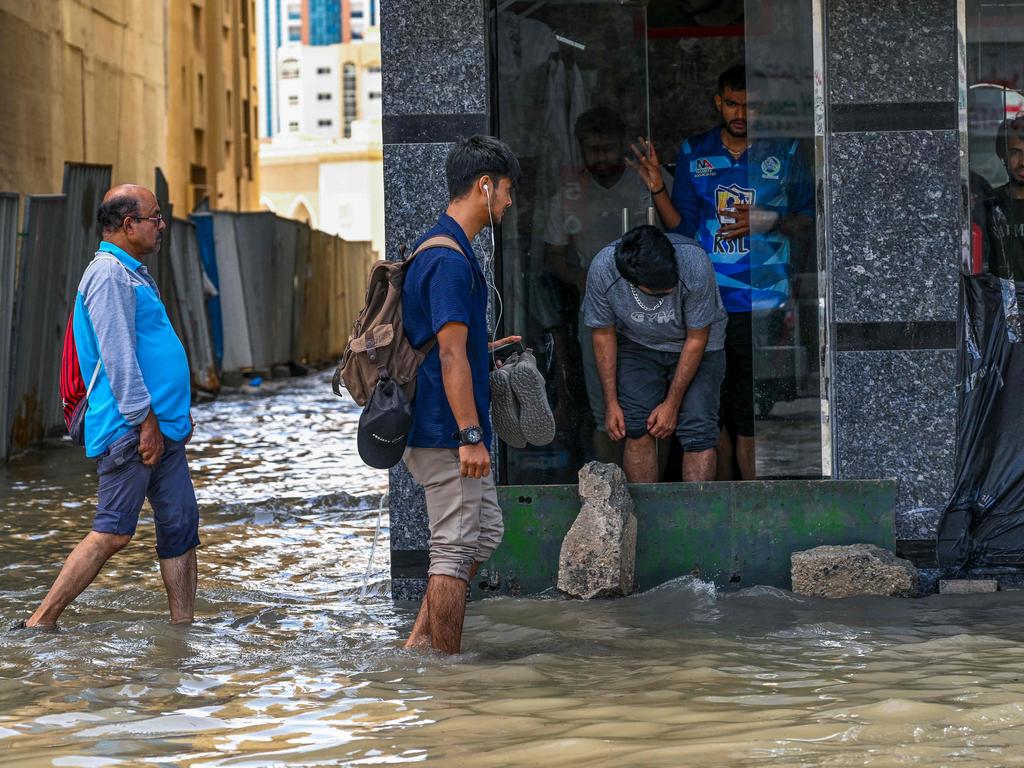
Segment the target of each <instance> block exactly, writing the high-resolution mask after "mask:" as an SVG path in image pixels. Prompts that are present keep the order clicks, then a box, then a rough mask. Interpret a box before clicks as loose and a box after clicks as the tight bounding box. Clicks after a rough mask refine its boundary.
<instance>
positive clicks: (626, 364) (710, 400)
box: [616, 336, 725, 451]
mask: <svg viewBox="0 0 1024 768" xmlns="http://www.w3.org/2000/svg"><path fill="white" fill-rule="evenodd" d="M678 363H679V354H678V353H677V352H659V351H657V350H654V349H649V348H647V347H644V346H642V345H640V344H637V343H636V342H634V341H630V340H629V339H626V338H624V337H622V336H619V350H618V363H617V376H616V378H617V380H618V387H619V404H620V405H621V406H622V413H623V415H624V416H625V417H626V437H629V438H632V439H634V440H635V439H637V438H640V437H643V436H644V435H646V434H647V417H648V416H650V415H651V411H653V410H654V409H655V408H657V407H658V406H659V405H661V403H662V402H663V401H664V400H665V395H666V394H668V388H669V385H670V384H671V383H672V377H673V376H674V375H675V372H676V365H677V364H678ZM724 376H725V352H723V351H721V350H718V351H717V352H705V353H704V359H703V360H701V363H700V367H699V368H697V373H696V374H694V377H693V381H691V382H690V386H689V387H688V388H687V390H686V394H685V395H683V405H682V407H681V408H680V409H679V421H678V422H677V424H676V437H677V438H679V444H680V445H681V446H682V447H683V450H684V451H706V450H707V449H708V448H714V447H715V446H716V445H717V444H718V398H719V393H720V391H721V388H722V379H723V377H724Z"/></svg>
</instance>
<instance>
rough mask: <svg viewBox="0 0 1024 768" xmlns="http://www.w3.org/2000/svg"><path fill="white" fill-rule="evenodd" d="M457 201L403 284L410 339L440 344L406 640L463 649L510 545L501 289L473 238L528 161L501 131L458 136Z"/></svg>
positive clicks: (424, 387)
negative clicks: (496, 381)
mask: <svg viewBox="0 0 1024 768" xmlns="http://www.w3.org/2000/svg"><path fill="white" fill-rule="evenodd" d="M445 174H446V176H447V180H448V197H449V202H448V208H447V210H446V211H445V212H444V213H443V214H441V217H440V218H439V219H438V221H437V224H436V225H435V226H434V227H433V228H432V229H431V230H429V231H428V232H427V233H426V234H425V235H424V236H423V237H422V238H420V240H419V242H417V243H416V247H417V248H418V247H419V246H420V245H421V244H423V243H426V242H427V240H431V239H434V238H438V237H443V238H445V239H446V240H447V241H448V242H447V243H441V244H438V245H436V246H433V247H428V248H425V249H424V250H423V251H422V252H421V253H419V254H418V255H417V256H416V258H415V260H414V261H413V262H412V264H410V265H409V269H408V271H407V272H406V276H405V284H404V285H403V287H402V322H403V324H404V330H405V335H406V337H407V338H408V339H409V341H410V343H412V345H413V346H414V347H416V348H417V349H419V348H421V347H423V346H425V345H426V344H427V343H429V342H430V340H431V339H436V342H437V343H436V344H435V345H434V346H433V348H432V349H431V350H430V351H429V352H428V353H427V356H426V357H425V358H424V359H423V363H422V365H420V368H419V370H418V371H417V375H416V398H415V399H414V400H413V403H412V426H411V427H410V428H409V439H408V447H407V448H406V450H405V456H404V457H403V458H404V460H405V464H406V466H407V467H408V468H409V472H410V473H411V474H412V476H413V478H414V479H415V480H416V482H418V483H419V484H420V485H422V486H423V491H424V494H425V497H426V506H427V520H428V525H429V528H430V566H429V568H428V570H427V575H428V581H427V592H426V595H425V596H424V598H423V603H422V605H421V606H420V612H419V615H418V616H417V618H416V623H415V624H414V626H413V629H412V633H411V634H410V636H409V639H408V641H407V642H406V646H405V647H406V648H418V647H426V646H431V647H433V648H434V649H436V650H439V651H441V652H443V653H449V654H454V653H458V652H459V650H460V648H461V644H462V625H463V620H464V618H465V611H466V587H467V585H468V584H469V583H470V582H471V581H472V579H473V575H474V574H475V573H476V571H477V568H479V566H480V564H481V563H483V562H486V561H487V559H488V558H489V557H490V556H491V553H493V552H494V550H495V549H497V547H498V544H500V543H501V537H502V533H503V531H504V526H503V523H502V518H501V508H500V507H499V506H498V495H497V492H496V491H495V488H494V476H493V475H492V474H491V454H490V449H491V419H490V403H491V391H490V355H489V354H488V350H489V348H490V347H492V346H494V347H496V346H502V345H504V344H507V343H511V342H514V341H519V340H520V337H519V336H509V337H506V338H504V339H501V340H499V341H496V342H493V343H492V342H489V341H488V334H487V300H488V293H489V287H488V284H487V278H486V276H485V274H484V271H483V270H482V269H481V268H480V263H479V262H478V261H477V257H476V254H475V253H474V252H473V246H472V242H473V238H475V237H476V236H477V235H478V234H479V233H480V232H481V231H482V230H484V229H485V228H487V227H491V228H492V231H493V226H494V225H495V224H497V223H499V222H500V221H501V219H502V217H503V216H504V215H505V212H506V211H507V210H508V209H509V207H510V206H511V205H512V193H513V190H514V188H515V186H516V184H517V183H518V182H519V176H520V169H519V161H518V160H517V159H516V157H515V155H514V154H512V152H511V150H509V148H508V147H507V146H506V145H505V144H503V143H502V142H500V141H498V140H497V139H495V138H492V137H490V136H472V137H470V138H469V139H466V140H465V141H463V142H460V143H459V144H457V145H456V146H455V147H454V148H453V149H452V151H451V152H450V153H449V155H448V160H447V162H446V165H445Z"/></svg>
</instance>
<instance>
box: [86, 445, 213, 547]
mask: <svg viewBox="0 0 1024 768" xmlns="http://www.w3.org/2000/svg"><path fill="white" fill-rule="evenodd" d="M96 464H97V468H98V470H99V475H100V482H99V490H98V491H97V494H96V495H97V505H96V506H97V510H96V519H95V520H94V521H93V524H92V529H93V530H94V531H96V532H97V533H116V534H120V535H122V536H124V535H134V533H135V527H136V526H137V525H138V523H139V512H141V511H142V504H143V502H144V501H145V500H146V499H147V498H148V499H149V504H150V506H151V507H153V521H154V522H155V524H156V554H157V557H159V558H160V559H162V560H166V559H167V558H171V557H178V556H179V555H183V554H185V553H186V552H188V551H189V550H190V549H192V548H193V547H197V546H199V505H198V504H197V503H196V492H195V489H194V488H193V487H192V477H191V476H190V475H189V472H188V462H187V461H186V460H185V442H184V441H183V440H169V439H167V438H166V437H165V438H164V454H163V456H161V457H160V462H159V463H158V464H157V465H156V466H155V467H147V466H146V465H145V464H143V463H142V456H141V455H139V431H138V430H137V429H133V430H132V431H131V432H128V433H127V434H125V435H123V436H122V437H119V438H118V439H117V440H115V441H114V442H113V443H111V445H110V447H109V448H107V450H106V451H104V452H103V453H101V454H100V455H99V456H97V457H96Z"/></svg>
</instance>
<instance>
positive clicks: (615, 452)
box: [594, 429, 622, 464]
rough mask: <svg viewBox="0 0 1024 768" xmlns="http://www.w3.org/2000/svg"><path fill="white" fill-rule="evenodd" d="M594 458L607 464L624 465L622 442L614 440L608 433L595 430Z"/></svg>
mask: <svg viewBox="0 0 1024 768" xmlns="http://www.w3.org/2000/svg"><path fill="white" fill-rule="evenodd" d="M594 458H595V459H597V460H598V461H602V462H604V463H605V464H622V441H621V440H619V441H615V440H612V439H611V438H610V437H608V433H607V432H602V431H601V430H599V429H595V430H594Z"/></svg>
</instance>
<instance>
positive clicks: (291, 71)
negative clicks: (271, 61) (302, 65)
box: [281, 59, 301, 80]
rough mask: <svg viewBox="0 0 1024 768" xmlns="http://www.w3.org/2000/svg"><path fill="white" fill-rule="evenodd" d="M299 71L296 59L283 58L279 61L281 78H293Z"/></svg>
mask: <svg viewBox="0 0 1024 768" xmlns="http://www.w3.org/2000/svg"><path fill="white" fill-rule="evenodd" d="M300 72H301V70H300V69H299V61H298V59H285V60H284V61H282V62H281V79H282V80H294V79H296V78H297V77H298V76H299V74H300Z"/></svg>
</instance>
